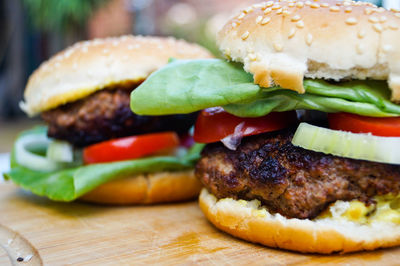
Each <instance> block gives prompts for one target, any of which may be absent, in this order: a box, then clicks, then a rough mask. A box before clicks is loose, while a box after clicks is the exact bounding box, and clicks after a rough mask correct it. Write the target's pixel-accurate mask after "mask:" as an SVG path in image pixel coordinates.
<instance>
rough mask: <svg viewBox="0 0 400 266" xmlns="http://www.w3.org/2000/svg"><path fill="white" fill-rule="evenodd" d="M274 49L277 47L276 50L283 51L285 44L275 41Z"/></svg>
mask: <svg viewBox="0 0 400 266" xmlns="http://www.w3.org/2000/svg"><path fill="white" fill-rule="evenodd" d="M274 49H275V51H277V52H282V50H283V46H282V44H280V43H274Z"/></svg>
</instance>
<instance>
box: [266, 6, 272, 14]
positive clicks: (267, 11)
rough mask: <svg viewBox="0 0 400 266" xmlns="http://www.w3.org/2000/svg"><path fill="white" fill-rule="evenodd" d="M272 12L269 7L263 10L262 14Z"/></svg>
mask: <svg viewBox="0 0 400 266" xmlns="http://www.w3.org/2000/svg"><path fill="white" fill-rule="evenodd" d="M271 11H272V9H271V8H270V7H268V8H267V9H265V10H264V14H265V15H267V14H269V13H270V12H271Z"/></svg>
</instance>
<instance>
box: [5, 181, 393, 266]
mask: <svg viewBox="0 0 400 266" xmlns="http://www.w3.org/2000/svg"><path fill="white" fill-rule="evenodd" d="M0 225H1V227H3V228H7V229H8V230H9V231H10V232H14V233H15V234H16V236H18V237H19V238H21V239H23V240H25V241H22V242H20V244H21V245H31V247H32V251H31V252H33V253H32V254H33V255H34V257H33V258H32V259H31V260H30V261H29V262H21V263H18V262H16V261H13V264H14V265H28V264H31V265H37V264H39V265H40V263H41V261H43V264H44V265H65V264H79V265H141V264H164V265H191V264H204V265H244V264H247V265H320V264H322V263H323V264H327V265H399V264H400V248H394V249H387V250H378V251H375V252H361V253H355V254H350V255H331V256H319V255H304V254H298V253H292V252H287V251H282V250H276V249H269V248H265V247H262V246H259V245H255V244H251V243H246V242H244V241H241V240H238V239H235V238H233V237H231V236H229V235H226V234H224V233H222V232H220V231H218V230H217V229H215V228H214V227H213V226H212V225H211V224H209V223H208V222H207V221H206V220H205V218H204V216H203V214H202V213H201V211H200V209H199V208H198V206H197V203H196V202H186V203H180V204H165V205H156V206H136V207H102V206H97V205H89V204H84V203H69V204H68V203H57V202H51V201H49V200H47V199H45V198H40V197H36V196H34V195H32V194H30V193H28V192H24V191H22V190H20V189H18V188H16V187H15V186H14V185H12V184H9V183H3V184H0ZM1 241H5V240H4V239H3V240H2V238H1V237H0V244H2V245H4V244H5V243H4V242H3V243H2V242H1ZM14 245H16V244H14ZM0 247H1V246H0ZM21 248H22V247H21ZM24 248H27V247H26V246H25V247H24ZM14 249H15V250H16V249H18V247H16V246H14ZM36 251H37V253H35V252H36ZM24 252H25V251H24ZM21 255H22V256H26V254H25V253H24V254H21ZM9 262H10V260H9V259H8V256H7V253H6V252H4V250H2V249H1V248H0V265H7V263H9Z"/></svg>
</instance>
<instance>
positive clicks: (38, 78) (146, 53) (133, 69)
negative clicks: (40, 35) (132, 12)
mask: <svg viewBox="0 0 400 266" xmlns="http://www.w3.org/2000/svg"><path fill="white" fill-rule="evenodd" d="M210 57H212V55H211V54H210V53H209V52H208V51H207V50H206V49H204V48H202V47H200V46H198V45H196V44H189V43H187V42H185V41H182V40H176V39H174V38H161V37H135V36H123V37H118V38H107V39H96V40H92V41H84V42H79V43H77V44H75V45H73V46H72V47H70V48H68V49H66V50H64V51H62V52H60V53H58V54H57V55H55V56H54V57H52V58H50V60H48V61H47V62H45V63H43V64H42V65H41V66H40V67H39V68H38V69H37V70H36V71H35V72H34V73H33V74H32V75H31V77H30V78H29V81H28V84H27V86H26V89H25V94H24V97H25V102H22V103H21V108H22V109H23V110H24V111H25V112H26V113H27V114H28V115H30V116H33V115H36V114H38V113H40V112H43V111H47V110H50V109H53V108H56V107H58V106H60V105H63V104H66V103H69V102H73V101H76V100H79V99H82V98H84V97H86V96H88V95H90V94H92V93H94V92H96V91H98V90H101V89H105V88H112V87H115V86H116V85H118V86H131V85H134V84H138V83H140V82H142V81H143V80H145V79H146V78H147V76H149V75H150V74H151V73H152V72H153V71H155V70H157V69H159V68H160V67H162V66H163V65H165V64H167V63H168V59H170V58H179V59H196V58H210Z"/></svg>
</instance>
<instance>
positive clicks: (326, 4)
mask: <svg viewBox="0 0 400 266" xmlns="http://www.w3.org/2000/svg"><path fill="white" fill-rule="evenodd" d="M321 6H322V7H329V4H328V3H322V4H321Z"/></svg>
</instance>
